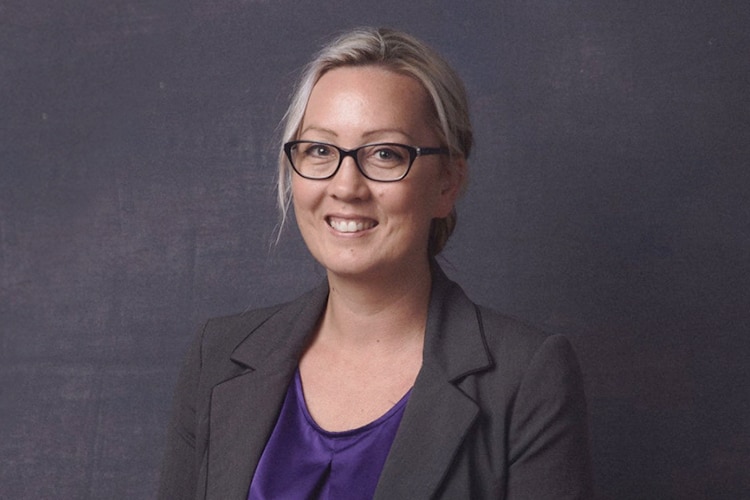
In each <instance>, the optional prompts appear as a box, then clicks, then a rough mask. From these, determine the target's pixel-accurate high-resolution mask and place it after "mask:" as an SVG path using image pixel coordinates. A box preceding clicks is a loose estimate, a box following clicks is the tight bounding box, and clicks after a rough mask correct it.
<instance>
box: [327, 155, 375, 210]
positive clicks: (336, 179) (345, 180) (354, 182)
mask: <svg viewBox="0 0 750 500" xmlns="http://www.w3.org/2000/svg"><path fill="white" fill-rule="evenodd" d="M329 183H330V184H329V186H330V190H331V195H332V196H334V197H335V198H340V199H364V198H366V197H367V195H368V194H369V187H368V185H367V179H366V178H365V176H364V175H362V172H360V171H359V167H357V164H356V163H355V161H354V158H352V157H350V156H348V157H346V158H344V160H343V161H342V162H341V166H340V167H339V169H338V171H337V172H336V175H334V176H333V177H332V178H331V180H330V181H329Z"/></svg>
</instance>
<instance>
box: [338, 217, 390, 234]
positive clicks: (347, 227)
mask: <svg viewBox="0 0 750 500" xmlns="http://www.w3.org/2000/svg"><path fill="white" fill-rule="evenodd" d="M326 222H328V225H329V226H331V227H332V228H333V229H335V230H336V231H338V232H340V233H357V232H359V231H366V230H368V229H372V228H373V227H375V226H377V225H378V223H377V222H375V221H374V220H372V219H338V218H335V217H328V218H327V219H326Z"/></svg>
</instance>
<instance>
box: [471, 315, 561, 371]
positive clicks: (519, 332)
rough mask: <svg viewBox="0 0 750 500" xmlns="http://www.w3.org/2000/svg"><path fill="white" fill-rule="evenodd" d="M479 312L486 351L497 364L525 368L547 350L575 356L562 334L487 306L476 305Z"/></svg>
mask: <svg viewBox="0 0 750 500" xmlns="http://www.w3.org/2000/svg"><path fill="white" fill-rule="evenodd" d="M477 315H478V318H479V322H480V324H481V328H482V333H483V336H484V339H485V342H486V346H487V350H488V351H489V353H490V356H491V357H492V358H493V360H494V362H495V364H496V365H497V366H504V367H515V368H516V369H518V370H525V368H526V367H527V366H528V365H529V364H530V363H531V362H532V360H533V359H534V358H535V357H536V356H538V355H539V354H540V352H547V351H550V353H552V354H553V355H554V353H556V354H557V355H558V356H562V357H564V358H568V357H570V356H571V355H572V356H573V357H575V355H574V354H573V352H572V346H571V344H570V342H569V341H568V339H567V338H566V337H565V336H563V335H559V334H553V333H550V332H547V331H544V330H542V329H541V328H538V327H536V326H533V325H531V324H529V323H526V322H524V321H522V320H520V319H518V318H514V317H512V316H508V315H506V314H503V313H500V312H498V311H495V310H494V309H491V308H488V307H484V306H477Z"/></svg>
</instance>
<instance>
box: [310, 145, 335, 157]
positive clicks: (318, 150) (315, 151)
mask: <svg viewBox="0 0 750 500" xmlns="http://www.w3.org/2000/svg"><path fill="white" fill-rule="evenodd" d="M305 154H306V155H308V156H313V157H317V158H324V157H326V156H330V155H331V148H330V147H329V146H326V145H325V144H312V145H310V147H308V148H307V149H306V150H305Z"/></svg>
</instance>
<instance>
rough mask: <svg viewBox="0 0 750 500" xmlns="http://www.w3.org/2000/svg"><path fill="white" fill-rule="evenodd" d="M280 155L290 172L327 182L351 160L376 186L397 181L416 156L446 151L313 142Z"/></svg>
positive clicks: (289, 145)
mask: <svg viewBox="0 0 750 500" xmlns="http://www.w3.org/2000/svg"><path fill="white" fill-rule="evenodd" d="M284 152H285V153H286V156H287V158H289V163H291V165H292V168H293V169H294V171H295V172H297V174H299V175H300V176H301V177H304V178H305V179H313V180H324V179H330V178H331V177H333V176H334V175H336V172H338V170H339V167H341V164H342V163H343V161H344V158H346V157H347V156H351V157H352V158H353V159H354V163H355V164H356V165H357V168H358V169H359V171H360V172H361V173H362V175H364V176H365V177H366V178H367V179H370V180H371V181H378V182H396V181H400V180H401V179H403V178H404V177H406V174H408V173H409V170H410V169H411V166H412V164H413V163H414V160H416V159H417V157H418V156H426V155H447V154H449V151H448V149H446V148H418V147H414V146H407V145H405V144H395V143H391V142H384V143H379V144H366V145H364V146H360V147H358V148H355V149H342V148H340V147H338V146H334V145H333V144H327V143H325V142H314V141H292V142H287V143H286V144H284Z"/></svg>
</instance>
